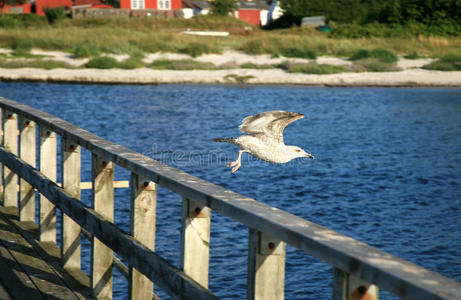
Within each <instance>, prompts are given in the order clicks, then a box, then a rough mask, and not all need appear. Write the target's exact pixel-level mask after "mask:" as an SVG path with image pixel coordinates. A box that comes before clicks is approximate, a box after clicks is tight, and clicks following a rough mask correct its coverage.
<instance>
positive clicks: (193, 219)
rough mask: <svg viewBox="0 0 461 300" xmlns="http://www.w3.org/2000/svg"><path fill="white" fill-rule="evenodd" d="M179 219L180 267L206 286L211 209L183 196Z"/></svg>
mask: <svg viewBox="0 0 461 300" xmlns="http://www.w3.org/2000/svg"><path fill="white" fill-rule="evenodd" d="M181 220H182V221H181V222H182V224H181V268H182V269H183V270H184V273H186V274H187V275H189V276H190V277H192V278H193V279H194V280H195V281H197V282H198V283H200V284H201V285H202V286H203V287H205V288H208V270H209V263H210V221H211V210H210V208H208V207H206V206H203V205H201V204H199V203H197V202H194V201H192V200H190V199H187V198H184V199H183V208H182V219H181Z"/></svg>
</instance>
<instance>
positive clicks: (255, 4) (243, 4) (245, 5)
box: [237, 0, 270, 10]
mask: <svg viewBox="0 0 461 300" xmlns="http://www.w3.org/2000/svg"><path fill="white" fill-rule="evenodd" d="M237 6H238V8H239V9H257V10H261V9H267V10H268V9H269V6H270V5H269V4H268V3H267V1H266V0H253V1H238V2H237Z"/></svg>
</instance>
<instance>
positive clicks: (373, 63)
mask: <svg viewBox="0 0 461 300" xmlns="http://www.w3.org/2000/svg"><path fill="white" fill-rule="evenodd" d="M352 70H353V71H356V72H390V71H397V70H398V68H397V67H396V66H395V64H393V63H387V62H383V61H381V60H379V59H377V58H366V59H361V60H358V61H357V62H356V63H355V64H354V65H353V66H352Z"/></svg>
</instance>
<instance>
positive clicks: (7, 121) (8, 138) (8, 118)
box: [3, 110, 18, 207]
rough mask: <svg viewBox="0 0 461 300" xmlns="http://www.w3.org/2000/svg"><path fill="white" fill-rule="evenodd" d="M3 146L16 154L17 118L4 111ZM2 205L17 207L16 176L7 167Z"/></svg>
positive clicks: (13, 114)
mask: <svg viewBox="0 0 461 300" xmlns="http://www.w3.org/2000/svg"><path fill="white" fill-rule="evenodd" d="M3 134H4V136H3V146H4V147H5V149H6V150H7V151H9V152H11V153H13V154H16V155H17V154H18V117H17V115H16V114H15V113H12V112H9V111H7V110H5V113H4V115H3ZM3 184H4V190H3V205H4V206H15V207H18V176H17V175H15V174H14V173H13V172H11V171H10V169H8V168H7V167H4V168H3Z"/></svg>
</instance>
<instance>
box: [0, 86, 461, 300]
mask: <svg viewBox="0 0 461 300" xmlns="http://www.w3.org/2000/svg"><path fill="white" fill-rule="evenodd" d="M0 96H3V97H6V98H9V99H12V100H15V101H18V102H22V103H26V104H28V105H30V106H33V107H36V108H39V109H41V110H44V111H46V112H48V113H51V114H54V115H56V116H58V117H61V118H63V119H65V120H67V121H69V122H72V123H74V124H76V125H78V126H80V127H82V128H84V129H86V130H88V131H90V132H92V133H95V134H97V135H99V136H101V137H104V138H106V139H108V140H110V141H113V142H116V143H119V144H122V145H123V146H126V147H129V148H131V149H133V150H135V151H138V152H140V153H143V154H145V155H148V156H150V157H153V158H155V159H158V160H160V161H162V162H164V163H166V164H169V165H171V166H174V167H176V168H178V169H181V170H184V171H186V172H189V173H191V174H193V175H195V176H197V177H200V178H202V179H205V180H208V181H211V182H213V183H215V184H217V185H220V186H223V187H225V188H228V189H231V190H233V191H236V192H238V193H241V194H243V195H245V196H249V197H252V198H255V199H257V200H258V201H261V202H264V203H266V204H269V205H272V206H275V207H278V208H280V209H282V210H285V211H288V212H290V213H293V214H295V215H298V216H300V217H302V218H305V219H307V220H310V221H313V222H315V223H317V224H320V225H322V226H325V227H328V228H330V229H333V230H335V231H338V232H340V233H342V234H345V235H348V236H351V237H353V238H355V239H358V240H360V241H363V242H366V243H368V244H370V245H372V246H374V247H377V248H379V249H381V250H384V251H386V252H389V253H391V254H393V255H396V256H399V257H401V258H404V259H406V260H408V261H411V262H413V263H416V264H418V265H421V266H423V267H425V268H428V269H430V270H432V271H435V272H439V273H441V274H443V275H444V276H447V277H450V278H452V279H455V280H457V281H461V89H459V88H327V87H300V86H235V85H83V84H47V83H4V82H0ZM267 110H287V111H295V112H299V113H303V114H305V118H304V119H301V120H299V121H296V122H294V123H293V124H291V125H289V126H288V127H287V129H286V131H285V143H286V144H288V145H298V146H300V147H302V148H304V149H306V150H307V151H308V152H310V153H312V154H313V155H315V157H316V159H315V160H310V159H298V160H295V161H292V162H290V163H288V164H286V165H272V164H269V163H266V162H262V161H258V160H256V159H253V158H251V157H249V156H247V154H244V156H243V166H242V167H241V169H240V170H239V171H238V172H236V173H235V174H231V173H230V170H229V169H227V168H226V167H225V165H226V163H227V162H229V161H231V160H234V159H236V157H237V148H235V147H234V146H232V145H229V144H224V143H213V142H212V138H215V137H232V136H237V135H238V134H239V131H238V125H239V124H240V122H241V120H242V119H243V118H244V117H245V116H248V115H251V114H255V113H259V112H262V111H267ZM82 159H83V172H84V173H83V175H82V178H83V180H90V177H91V175H90V161H91V160H90V153H89V152H88V151H85V152H84V153H83V158H82ZM115 176H116V179H117V180H127V179H129V173H128V172H126V171H125V170H123V169H122V168H120V167H119V168H116V175H115ZM115 194H116V199H115V201H116V203H115V207H116V216H115V221H116V223H117V224H119V225H120V226H121V227H122V228H124V230H125V231H127V232H128V231H129V221H128V220H129V203H130V202H129V191H128V189H117V190H116V193H115ZM89 196H90V194H89V192H88V191H85V192H84V193H83V197H84V200H83V201H85V203H87V204H88V205H90V203H89V201H88V199H89ZM180 218H181V198H180V197H179V196H178V195H176V194H173V193H171V192H169V191H167V190H165V189H162V188H160V189H159V193H158V208H157V235H156V249H157V251H158V252H159V253H160V254H161V255H163V256H165V257H166V258H167V259H168V260H169V261H171V262H172V263H173V264H175V265H179V248H180V242H179V233H180ZM211 226H212V227H211V252H210V256H211V265H210V289H211V290H212V291H213V292H214V293H216V294H217V295H218V296H220V297H222V298H224V299H244V298H245V293H246V292H245V286H246V270H247V258H246V256H247V246H248V245H247V237H248V230H247V228H246V227H245V226H243V225H240V224H238V223H237V222H235V221H233V220H231V219H229V218H226V217H223V216H220V215H219V214H217V213H214V214H212V225H211ZM84 246H85V248H84V251H83V261H84V263H85V266H84V269H85V271H86V272H89V261H90V255H91V254H90V251H89V248H88V243H87V242H85V243H84ZM332 274H333V271H332V268H331V266H329V265H328V264H326V263H324V262H322V261H319V260H317V259H316V258H313V257H311V256H309V255H307V254H305V253H303V252H301V251H298V250H296V249H294V248H293V247H287V263H286V287H285V292H286V299H331V294H332V291H331V286H332ZM114 276H115V279H114V298H115V299H125V298H126V292H127V283H126V281H125V280H124V278H123V277H122V276H121V275H120V274H119V273H118V271H114ZM159 295H160V296H161V297H162V298H165V299H167V296H165V295H164V294H163V293H162V292H161V291H159ZM381 299H395V297H393V296H391V295H390V294H388V293H386V292H381Z"/></svg>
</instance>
